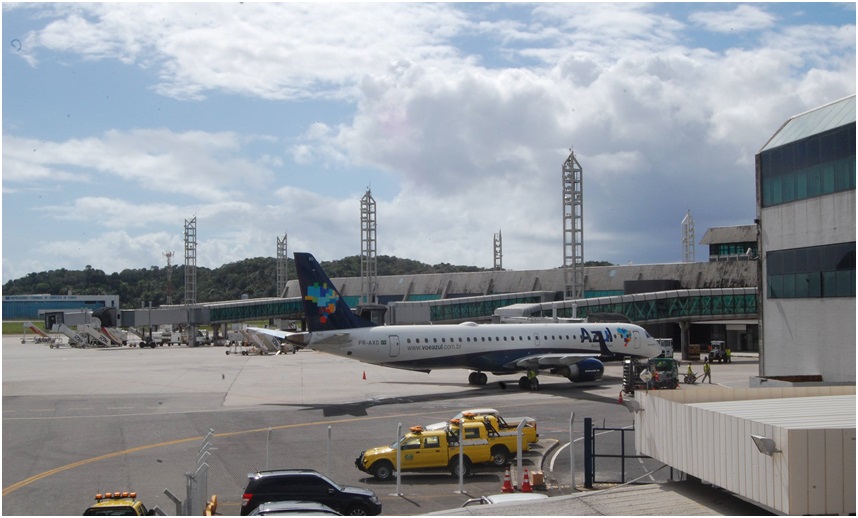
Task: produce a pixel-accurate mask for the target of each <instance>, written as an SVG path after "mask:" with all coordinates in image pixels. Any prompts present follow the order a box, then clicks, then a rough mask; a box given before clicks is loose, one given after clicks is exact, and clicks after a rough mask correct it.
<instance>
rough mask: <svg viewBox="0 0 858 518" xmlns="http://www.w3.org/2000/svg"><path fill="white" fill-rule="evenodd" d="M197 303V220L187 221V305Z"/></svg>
mask: <svg viewBox="0 0 858 518" xmlns="http://www.w3.org/2000/svg"><path fill="white" fill-rule="evenodd" d="M196 303H197V218H196V216H194V219H192V220H190V221H189V220H187V219H186V220H185V304H186V305H190V304H196Z"/></svg>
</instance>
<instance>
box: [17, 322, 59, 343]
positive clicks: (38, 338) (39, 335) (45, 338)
mask: <svg viewBox="0 0 858 518" xmlns="http://www.w3.org/2000/svg"><path fill="white" fill-rule="evenodd" d="M27 331H29V332H31V333H32V334H33V338H32V339H31V340H32V341H33V343H34V344H48V345H50V346H51V348H52V349H53V346H54V344H56V343H58V342H59V341H60V338H58V337H53V336H50V335H48V334H47V333H46V332H44V331H42V330H41V329H40V328H39V327H38V326H36V325H35V324H33V323H32V322H24V334H23V335H22V336H21V343H22V344H23V343H27Z"/></svg>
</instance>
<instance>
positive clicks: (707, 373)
mask: <svg viewBox="0 0 858 518" xmlns="http://www.w3.org/2000/svg"><path fill="white" fill-rule="evenodd" d="M707 379H708V380H709V383H712V366H711V365H710V364H709V358H706V359H705V360H703V379H701V380H700V383H703V382H704V381H705V380H707Z"/></svg>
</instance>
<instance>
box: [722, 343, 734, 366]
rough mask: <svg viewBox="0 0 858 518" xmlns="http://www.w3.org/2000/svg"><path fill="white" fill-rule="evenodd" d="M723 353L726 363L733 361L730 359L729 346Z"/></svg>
mask: <svg viewBox="0 0 858 518" xmlns="http://www.w3.org/2000/svg"><path fill="white" fill-rule="evenodd" d="M724 355H725V356H726V357H727V363H733V360H731V359H730V348H729V347H728V348H727V349H726V350H725V351H724Z"/></svg>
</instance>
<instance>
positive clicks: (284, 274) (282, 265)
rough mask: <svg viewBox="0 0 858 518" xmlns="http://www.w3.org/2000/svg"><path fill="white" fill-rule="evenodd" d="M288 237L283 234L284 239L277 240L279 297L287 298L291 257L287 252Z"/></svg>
mask: <svg viewBox="0 0 858 518" xmlns="http://www.w3.org/2000/svg"><path fill="white" fill-rule="evenodd" d="M286 237H287V234H283V239H280V238H279V237H278V238H277V296H278V297H285V296H286V283H287V282H288V281H289V273H288V270H287V269H286V268H287V266H288V265H289V255H288V253H287V250H286Z"/></svg>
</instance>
